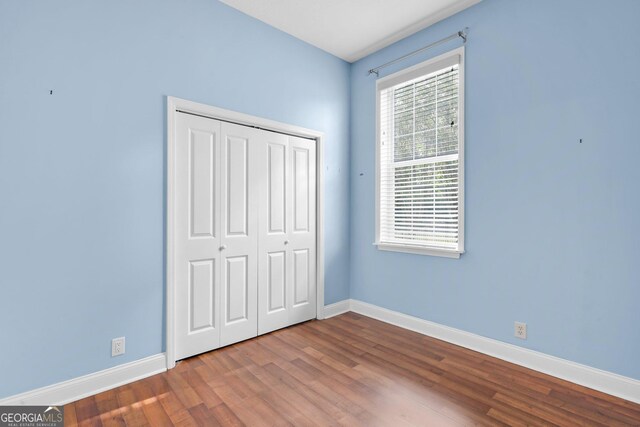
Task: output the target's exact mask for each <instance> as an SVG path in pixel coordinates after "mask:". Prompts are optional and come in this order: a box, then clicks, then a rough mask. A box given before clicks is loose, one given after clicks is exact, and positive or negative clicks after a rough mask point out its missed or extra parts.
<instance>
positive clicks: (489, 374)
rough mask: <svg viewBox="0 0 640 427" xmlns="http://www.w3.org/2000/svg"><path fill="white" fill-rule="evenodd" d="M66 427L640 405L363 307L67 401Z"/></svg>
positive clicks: (638, 412) (411, 419) (558, 411)
mask: <svg viewBox="0 0 640 427" xmlns="http://www.w3.org/2000/svg"><path fill="white" fill-rule="evenodd" d="M65 416H66V420H67V423H68V424H69V425H74V424H80V425H98V426H99V425H105V426H108V425H128V426H144V425H150V426H164V425H185V426H187V425H207V426H216V425H225V426H226V425H228V426H240V425H246V426H284V425H294V426H315V425H319V426H329V425H344V426H392V427H396V426H399V427H402V426H463V425H511V426H524V425H559V426H577V425H581V426H582V425H584V426H602V425H605V426H628V425H635V426H640V405H637V404H634V403H631V402H628V401H625V400H622V399H618V398H615V397H612V396H609V395H606V394H603V393H600V392H597V391H594V390H591V389H588V388H585V387H581V386H578V385H575V384H572V383H569V382H566V381H562V380H559V379H557V378H553V377H550V376H548V375H544V374H541V373H538V372H535V371H531V370H529V369H526V368H522V367H520V366H517V365H513V364H510V363H507V362H504V361H501V360H498V359H495V358H492V357H489V356H485V355H482V354H480V353H476V352H474V351H471V350H467V349H465V348H462V347H457V346H455V345H452V344H448V343H445V342H443V341H438V340H436V339H433V338H429V337H425V336H424V335H420V334H417V333H414V332H411V331H407V330H404V329H401V328H398V327H395V326H392V325H388V324H386V323H382V322H379V321H376V320H373V319H370V318H367V317H364V316H360V315H357V314H354V313H347V314H343V315H341V316H337V317H334V318H331V319H328V320H324V321H311V322H307V323H303V324H301V325H297V326H292V327H290V328H287V329H283V330H280V331H276V332H273V333H271V334H268V335H264V336H261V337H258V338H255V339H252V340H249V341H245V342H242V343H239V344H235V345H232V346H229V347H225V348H222V349H219V350H216V351H212V352H209V353H205V354H202V355H200V356H196V357H193V358H190V359H187V360H185V361H182V362H180V363H178V365H177V366H176V368H175V369H172V370H170V371H168V372H166V373H163V374H159V375H155V376H153V377H150V378H147V379H144V380H141V381H137V382H135V383H132V384H129V385H126V386H123V387H119V388H116V389H113V390H110V391H107V392H104V393H100V394H98V395H96V396H92V397H88V398H86V399H82V400H79V401H77V402H75V403H71V404H69V405H66V406H65Z"/></svg>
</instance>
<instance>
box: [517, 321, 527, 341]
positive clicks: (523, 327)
mask: <svg viewBox="0 0 640 427" xmlns="http://www.w3.org/2000/svg"><path fill="white" fill-rule="evenodd" d="M514 328H515V329H514V335H515V336H516V338H520V339H523V340H526V339H527V324H526V323H522V322H515V326H514Z"/></svg>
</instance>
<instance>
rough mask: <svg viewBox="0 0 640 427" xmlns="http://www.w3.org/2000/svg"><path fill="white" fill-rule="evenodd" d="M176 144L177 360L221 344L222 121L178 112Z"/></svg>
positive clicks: (175, 259) (175, 260) (175, 261)
mask: <svg viewBox="0 0 640 427" xmlns="http://www.w3.org/2000/svg"><path fill="white" fill-rule="evenodd" d="M175 137H176V146H175V153H174V158H175V171H176V174H175V176H176V180H175V206H176V210H175V223H174V224H175V229H174V235H175V257H174V264H175V277H174V280H175V284H176V288H175V304H176V307H175V314H176V316H175V326H176V329H175V342H176V359H183V358H185V357H189V356H193V355H194V354H198V353H202V352H205V351H209V350H211V349H214V348H217V347H218V346H219V345H220V317H219V311H218V304H217V301H218V299H219V295H220V283H219V280H218V279H219V269H220V254H219V250H218V248H219V246H220V241H221V240H220V217H219V215H218V209H219V205H220V198H219V189H218V186H219V182H220V171H219V167H218V164H219V158H220V122H219V121H216V120H211V119H205V118H202V117H197V116H192V115H188V114H182V113H178V114H177V119H176V135H175Z"/></svg>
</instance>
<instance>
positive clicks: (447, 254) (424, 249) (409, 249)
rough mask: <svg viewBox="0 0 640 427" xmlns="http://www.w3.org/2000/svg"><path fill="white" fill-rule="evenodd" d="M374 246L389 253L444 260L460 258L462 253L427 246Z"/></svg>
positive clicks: (378, 244)
mask: <svg viewBox="0 0 640 427" xmlns="http://www.w3.org/2000/svg"><path fill="white" fill-rule="evenodd" d="M374 245H375V246H377V247H378V249H379V250H381V251H391V252H404V253H409V254H417V255H431V256H439V257H444V258H460V254H462V253H463V252H460V251H457V250H451V249H440V248H433V247H428V246H418V245H415V246H413V245H403V244H400V243H383V242H376V243H374Z"/></svg>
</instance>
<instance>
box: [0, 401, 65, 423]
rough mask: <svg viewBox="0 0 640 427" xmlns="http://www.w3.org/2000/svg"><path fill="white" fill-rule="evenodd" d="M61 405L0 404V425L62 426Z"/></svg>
mask: <svg viewBox="0 0 640 427" xmlns="http://www.w3.org/2000/svg"><path fill="white" fill-rule="evenodd" d="M62 426H64V407H63V406H0V427H62Z"/></svg>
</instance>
